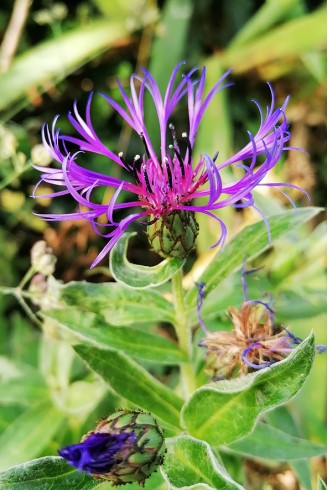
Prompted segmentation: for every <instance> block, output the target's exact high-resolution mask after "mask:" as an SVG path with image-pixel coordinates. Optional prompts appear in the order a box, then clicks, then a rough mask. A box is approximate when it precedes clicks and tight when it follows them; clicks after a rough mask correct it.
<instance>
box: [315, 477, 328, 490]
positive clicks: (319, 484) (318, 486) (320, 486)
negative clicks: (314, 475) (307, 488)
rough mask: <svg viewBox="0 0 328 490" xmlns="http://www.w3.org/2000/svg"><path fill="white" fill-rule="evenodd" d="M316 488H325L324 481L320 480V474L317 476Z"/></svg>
mask: <svg viewBox="0 0 328 490" xmlns="http://www.w3.org/2000/svg"><path fill="white" fill-rule="evenodd" d="M317 490H327V485H326V483H325V482H324V481H323V480H322V478H320V476H319V477H318V484H317Z"/></svg>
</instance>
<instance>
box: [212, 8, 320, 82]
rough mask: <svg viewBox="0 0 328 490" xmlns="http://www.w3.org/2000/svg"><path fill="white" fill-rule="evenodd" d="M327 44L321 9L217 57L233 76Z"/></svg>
mask: <svg viewBox="0 0 328 490" xmlns="http://www.w3.org/2000/svg"><path fill="white" fill-rule="evenodd" d="M305 32H306V36H305V35H304V33H305ZM325 45H326V11H325V9H324V8H320V9H318V10H316V11H315V12H313V13H311V14H307V15H304V16H302V17H299V18H297V19H293V20H291V21H289V22H286V23H285V24H283V25H282V26H279V27H277V28H275V29H271V30H270V31H269V32H268V33H265V34H263V36H262V37H259V38H256V39H255V40H254V41H252V42H250V43H248V44H246V45H243V46H239V45H236V47H235V48H234V47H233V46H232V49H227V51H226V52H225V53H223V55H218V58H219V60H220V62H222V63H223V64H224V66H226V67H227V68H228V67H229V68H231V67H233V68H234V71H235V73H243V72H245V71H249V70H251V69H254V68H256V67H258V66H259V65H261V64H269V63H272V62H274V61H278V60H280V59H281V58H286V57H292V56H294V57H299V56H300V55H302V54H303V53H306V52H307V51H309V50H317V49H320V48H324V47H325Z"/></svg>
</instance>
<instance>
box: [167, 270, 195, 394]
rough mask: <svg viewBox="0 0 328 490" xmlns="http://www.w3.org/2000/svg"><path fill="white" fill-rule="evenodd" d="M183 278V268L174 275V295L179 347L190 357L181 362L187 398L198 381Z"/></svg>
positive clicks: (182, 382)
mask: <svg viewBox="0 0 328 490" xmlns="http://www.w3.org/2000/svg"><path fill="white" fill-rule="evenodd" d="M182 279H183V272H182V268H181V269H179V270H178V271H177V272H176V273H175V274H174V276H173V277H172V296H173V305H174V309H175V325H174V328H175V331H176V334H177V337H178V342H179V347H180V349H181V350H182V351H183V352H184V353H185V354H186V356H187V358H188V362H185V363H181V364H180V373H181V385H182V390H183V395H184V397H185V398H187V397H188V396H189V395H190V394H191V393H192V392H193V391H194V390H195V389H196V383H195V374H194V370H193V363H192V338H191V331H190V324H189V318H188V314H187V311H186V308H185V303H184V291H183V287H182Z"/></svg>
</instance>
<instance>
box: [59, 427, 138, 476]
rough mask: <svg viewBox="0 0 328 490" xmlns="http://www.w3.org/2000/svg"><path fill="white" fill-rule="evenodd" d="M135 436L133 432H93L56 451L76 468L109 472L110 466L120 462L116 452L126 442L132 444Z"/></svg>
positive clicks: (90, 471) (100, 472) (93, 472)
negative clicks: (82, 439) (81, 439)
mask: <svg viewBox="0 0 328 490" xmlns="http://www.w3.org/2000/svg"><path fill="white" fill-rule="evenodd" d="M135 439H136V436H135V435H134V434H133V433H127V432H122V433H121V434H105V433H94V434H91V435H90V436H88V437H87V438H86V439H85V440H84V441H83V442H81V443H79V444H72V445H71V446H66V447H64V448H63V449H60V450H59V451H58V454H59V455H60V456H61V457H62V458H65V459H66V460H67V461H68V463H69V464H70V465H72V466H75V468H77V469H78V470H80V471H82V470H84V471H86V472H87V473H91V474H96V475H97V474H99V475H100V474H104V473H108V472H110V470H111V469H112V467H113V466H114V465H115V464H116V463H118V462H120V461H117V456H116V454H117V453H118V452H119V451H121V450H122V449H123V450H124V448H125V446H126V445H127V444H130V445H131V444H133V443H134V441H135Z"/></svg>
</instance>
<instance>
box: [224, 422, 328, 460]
mask: <svg viewBox="0 0 328 490" xmlns="http://www.w3.org/2000/svg"><path fill="white" fill-rule="evenodd" d="M228 447H229V449H233V450H234V451H235V452H237V453H239V454H242V455H243V456H247V457H251V458H260V459H261V458H264V459H274V460H278V461H285V460H286V461H287V460H290V459H301V458H311V457H313V456H321V455H323V454H325V453H326V448H325V446H324V445H322V444H316V443H314V442H311V441H307V440H305V439H300V438H299V437H293V436H291V435H290V434H287V433H286V432H283V431H282V430H279V429H276V428H275V427H272V426H271V425H268V424H261V423H260V424H257V426H256V427H255V429H254V430H253V432H252V433H251V434H249V435H248V436H246V437H243V438H242V439H240V440H239V441H236V442H233V443H232V444H230V445H229V446H228Z"/></svg>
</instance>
